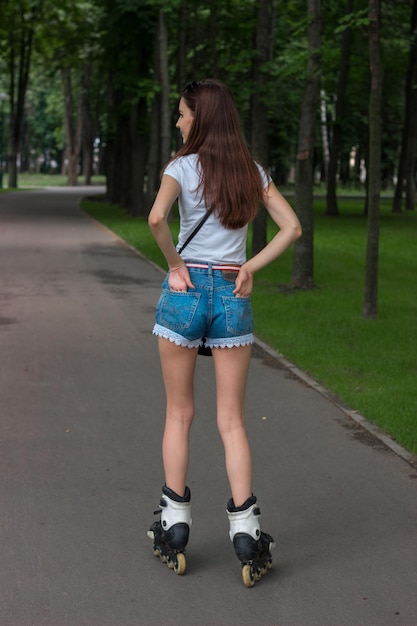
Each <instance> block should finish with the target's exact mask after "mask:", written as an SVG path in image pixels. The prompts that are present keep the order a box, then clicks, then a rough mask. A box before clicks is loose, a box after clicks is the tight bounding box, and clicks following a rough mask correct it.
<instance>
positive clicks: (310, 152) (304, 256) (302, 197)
mask: <svg viewBox="0 0 417 626" xmlns="http://www.w3.org/2000/svg"><path fill="white" fill-rule="evenodd" d="M307 9H308V20H309V22H308V63H307V78H306V86H305V91H304V95H303V100H302V108H301V119H300V128H299V134H298V151H297V165H296V168H297V169H296V185H295V192H296V211H297V214H298V217H299V219H300V222H301V225H302V228H303V236H302V237H301V238H300V239H299V240H298V241H297V242H296V244H295V251H294V262H293V269H292V278H291V282H292V286H293V287H296V288H303V289H309V288H311V287H313V286H314V277H313V228H314V219H313V158H314V139H315V129H316V119H317V107H318V102H319V95H320V71H321V32H322V23H321V20H322V16H321V2H320V0H308V2H307Z"/></svg>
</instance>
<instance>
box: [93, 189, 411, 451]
mask: <svg viewBox="0 0 417 626" xmlns="http://www.w3.org/2000/svg"><path fill="white" fill-rule="evenodd" d="M81 206H82V208H83V210H84V211H85V212H86V213H88V214H89V215H91V217H93V218H94V219H96V220H97V221H99V222H101V223H102V224H104V225H105V226H107V227H108V228H109V229H110V230H112V231H113V232H115V233H116V234H117V235H118V236H120V237H121V238H122V239H123V240H125V241H126V242H127V243H128V244H129V245H131V246H132V247H134V248H135V249H137V250H138V251H139V252H140V253H141V254H142V255H144V256H145V257H147V258H148V259H150V260H151V261H153V262H154V263H156V264H157V265H159V266H160V267H162V268H165V267H166V263H165V260H164V258H163V256H162V255H161V253H160V251H159V249H158V247H157V246H156V244H155V242H154V240H153V238H152V235H151V233H150V231H149V228H148V225H147V222H146V220H145V219H143V218H133V217H130V216H129V215H127V213H126V212H125V211H124V210H122V209H120V208H118V207H116V206H114V205H110V204H108V203H106V202H92V201H90V200H84V201H83V202H82V205H81ZM315 211H316V214H315V252H314V255H315V256H314V261H315V282H316V287H315V289H313V290H311V291H297V292H294V291H291V290H290V289H289V288H288V285H289V282H290V276H291V264H292V254H293V251H292V250H290V251H288V252H286V253H285V254H284V255H283V256H282V257H281V258H280V259H277V261H275V262H274V263H272V264H271V265H270V266H268V267H267V268H264V269H263V270H262V271H260V272H259V273H258V274H257V275H256V277H255V286H254V291H253V295H252V304H253V308H254V313H255V333H256V336H257V337H259V338H260V339H261V341H263V342H265V343H266V344H267V345H269V346H271V347H272V348H273V350H274V351H276V352H277V353H278V354H279V355H282V356H283V357H284V359H288V361H290V362H291V363H293V364H295V365H296V367H298V368H300V370H302V371H303V372H305V373H306V374H307V375H308V376H311V377H312V378H313V379H314V381H317V382H318V383H319V384H321V385H323V386H324V387H325V388H326V389H328V390H330V391H331V393H332V394H335V396H337V397H338V398H340V400H341V401H342V402H343V403H346V405H348V406H349V407H351V409H352V412H358V413H359V414H361V415H363V416H364V417H365V418H366V419H367V420H369V421H370V422H372V423H373V424H375V425H376V426H377V427H378V428H380V429H381V430H382V431H383V432H385V433H386V434H387V435H388V437H390V438H392V439H393V440H394V441H396V442H398V444H400V445H401V446H403V447H404V448H406V449H407V450H409V451H410V452H411V453H412V454H417V428H416V417H417V354H416V350H415V347H416V345H417V324H416V322H417V319H416V318H417V301H416V297H415V293H416V289H415V283H416V281H415V278H416V271H415V265H416V262H415V259H416V244H417V215H415V214H414V213H407V214H406V213H404V214H402V215H393V214H392V213H391V212H390V203H389V201H383V202H381V229H380V269H379V303H378V318H377V319H376V320H364V319H363V317H362V306H363V290H364V275H365V256H366V239H367V224H366V218H365V217H364V216H363V201H361V200H357V199H355V200H352V199H350V200H344V201H340V213H341V216H340V217H338V218H330V217H325V216H324V201H321V200H317V201H316V202H315ZM171 229H172V232H173V236H174V238H175V237H176V236H177V234H178V219H177V218H176V217H175V216H174V218H173V220H172V222H171ZM275 232H276V228H275V227H274V225H273V224H269V226H268V238H271V237H272V236H273V235H274V233H275ZM249 246H250V236H249ZM161 282H162V281H161ZM306 410H308V407H306ZM278 411H279V408H278Z"/></svg>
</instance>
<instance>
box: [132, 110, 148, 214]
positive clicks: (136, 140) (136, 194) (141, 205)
mask: <svg viewBox="0 0 417 626" xmlns="http://www.w3.org/2000/svg"><path fill="white" fill-rule="evenodd" d="M145 116H146V100H145V99H144V98H142V99H141V100H139V102H134V103H132V104H131V105H130V171H131V172H132V175H131V178H130V187H129V206H128V209H129V213H130V214H131V215H134V216H139V215H141V216H143V217H145V215H146V209H145V194H144V189H143V180H144V175H145V160H146V159H145V155H146V147H147V145H146V144H147V142H146V137H145V134H144V132H143V130H141V124H140V121H141V120H142V119H144V117H145Z"/></svg>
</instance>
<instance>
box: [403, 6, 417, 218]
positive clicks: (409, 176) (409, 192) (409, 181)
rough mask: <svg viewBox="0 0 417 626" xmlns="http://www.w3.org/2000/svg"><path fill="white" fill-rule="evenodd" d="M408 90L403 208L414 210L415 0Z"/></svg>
mask: <svg viewBox="0 0 417 626" xmlns="http://www.w3.org/2000/svg"><path fill="white" fill-rule="evenodd" d="M407 86H408V88H409V91H408V92H407V97H408V98H409V100H410V104H409V109H410V113H409V116H408V124H407V126H408V128H409V133H408V150H407V159H406V168H405V178H406V188H405V208H406V210H407V211H414V209H415V207H416V201H417V198H416V179H415V175H416V150H417V124H416V119H417V0H414V4H413V12H412V18H411V48H410V61H409V69H408V75H407Z"/></svg>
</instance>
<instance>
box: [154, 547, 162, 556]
mask: <svg viewBox="0 0 417 626" xmlns="http://www.w3.org/2000/svg"><path fill="white" fill-rule="evenodd" d="M153 554H154V556H161V551H160V550H159V549H158V548H154V551H153Z"/></svg>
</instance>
